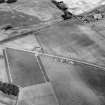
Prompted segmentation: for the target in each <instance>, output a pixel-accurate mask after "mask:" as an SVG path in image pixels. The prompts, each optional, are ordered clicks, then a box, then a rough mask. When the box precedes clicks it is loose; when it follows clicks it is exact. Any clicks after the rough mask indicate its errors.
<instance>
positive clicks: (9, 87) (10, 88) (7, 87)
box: [0, 81, 19, 96]
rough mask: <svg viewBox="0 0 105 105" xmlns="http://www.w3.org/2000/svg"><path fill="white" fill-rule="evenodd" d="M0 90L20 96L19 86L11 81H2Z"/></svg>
mask: <svg viewBox="0 0 105 105" xmlns="http://www.w3.org/2000/svg"><path fill="white" fill-rule="evenodd" d="M0 91H2V92H3V93H4V94H7V95H13V96H18V94H19V88H18V87H17V86H16V85H13V84H10V83H3V82H1V81H0Z"/></svg>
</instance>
